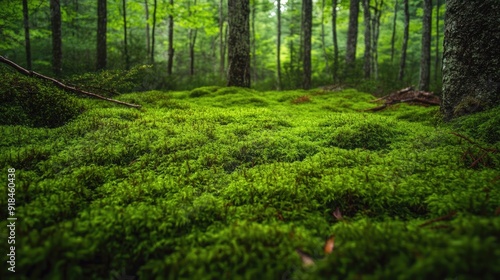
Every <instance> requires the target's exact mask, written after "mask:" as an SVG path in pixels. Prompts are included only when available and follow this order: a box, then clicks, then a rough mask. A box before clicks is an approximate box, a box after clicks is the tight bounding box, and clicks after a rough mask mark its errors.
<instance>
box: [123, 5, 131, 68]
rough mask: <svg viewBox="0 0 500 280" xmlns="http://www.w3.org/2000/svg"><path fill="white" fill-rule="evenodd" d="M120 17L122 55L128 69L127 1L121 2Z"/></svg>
mask: <svg viewBox="0 0 500 280" xmlns="http://www.w3.org/2000/svg"><path fill="white" fill-rule="evenodd" d="M122 16H123V55H124V56H125V69H126V70H129V69H130V56H129V53H128V38H127V35H128V34H127V0H122Z"/></svg>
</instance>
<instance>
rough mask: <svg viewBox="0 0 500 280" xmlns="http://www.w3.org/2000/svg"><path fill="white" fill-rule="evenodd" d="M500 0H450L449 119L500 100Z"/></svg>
mask: <svg viewBox="0 0 500 280" xmlns="http://www.w3.org/2000/svg"><path fill="white" fill-rule="evenodd" d="M499 14H500V2H499V1H498V0H484V1H460V0H448V1H446V18H445V30H444V51H443V103H442V105H441V110H442V112H443V114H444V116H445V118H446V119H451V118H454V117H459V116H462V115H465V114H469V113H474V112H477V111H481V110H485V109H488V108H491V107H493V106H496V105H498V104H500V71H499V68H500V52H499V51H498V46H500V36H499V34H500V17H499V16H498V15H499Z"/></svg>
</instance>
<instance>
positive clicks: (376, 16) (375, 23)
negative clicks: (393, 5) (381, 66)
mask: <svg viewBox="0 0 500 280" xmlns="http://www.w3.org/2000/svg"><path fill="white" fill-rule="evenodd" d="M383 6H384V0H380V2H379V0H376V1H375V7H374V13H373V20H372V71H373V74H374V77H375V80H377V79H378V36H379V34H380V17H381V16H382V7H383Z"/></svg>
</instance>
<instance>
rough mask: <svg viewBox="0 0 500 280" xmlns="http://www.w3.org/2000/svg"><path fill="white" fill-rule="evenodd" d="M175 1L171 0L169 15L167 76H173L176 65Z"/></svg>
mask: <svg viewBox="0 0 500 280" xmlns="http://www.w3.org/2000/svg"><path fill="white" fill-rule="evenodd" d="M173 10H174V0H170V12H169V15H168V61H167V74H168V75H169V76H170V75H172V67H173V65H174V15H173V13H174V11H173Z"/></svg>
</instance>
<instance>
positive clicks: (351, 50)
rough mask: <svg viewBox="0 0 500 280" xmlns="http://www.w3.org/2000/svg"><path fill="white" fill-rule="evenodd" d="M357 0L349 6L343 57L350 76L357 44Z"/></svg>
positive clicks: (352, 0)
mask: <svg viewBox="0 0 500 280" xmlns="http://www.w3.org/2000/svg"><path fill="white" fill-rule="evenodd" d="M358 14H359V0H351V2H350V6H349V28H348V31H347V47H346V55H345V64H346V70H347V71H346V72H348V73H347V74H348V75H350V74H352V73H351V72H352V71H353V69H354V67H355V62H356V46H357V43H358Z"/></svg>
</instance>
